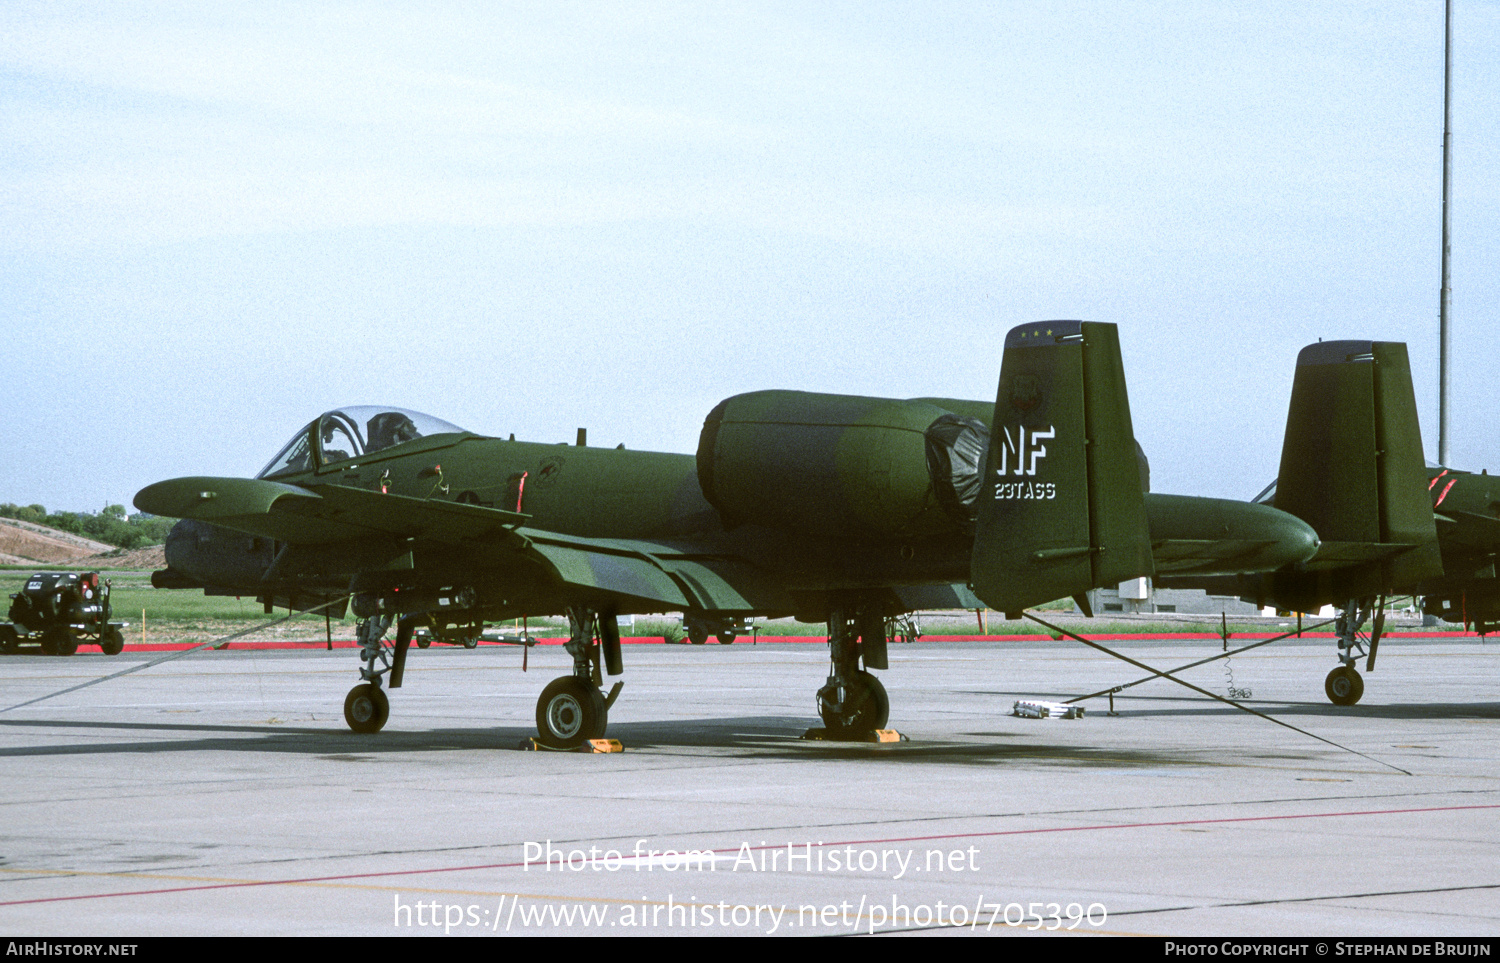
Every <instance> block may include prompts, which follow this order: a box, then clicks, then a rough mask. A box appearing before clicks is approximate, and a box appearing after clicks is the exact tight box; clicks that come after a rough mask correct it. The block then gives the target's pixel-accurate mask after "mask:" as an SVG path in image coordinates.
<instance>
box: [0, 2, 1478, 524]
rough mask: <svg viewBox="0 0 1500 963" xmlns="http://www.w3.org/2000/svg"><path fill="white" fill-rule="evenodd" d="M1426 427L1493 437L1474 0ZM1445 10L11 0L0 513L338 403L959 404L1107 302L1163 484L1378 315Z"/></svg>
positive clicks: (493, 411) (637, 411)
mask: <svg viewBox="0 0 1500 963" xmlns="http://www.w3.org/2000/svg"><path fill="white" fill-rule="evenodd" d="M1456 8H1457V14H1456V18H1457V19H1456V44H1455V70H1456V73H1455V100H1454V128H1455V136H1456V142H1455V154H1454V165H1455V188H1454V203H1455V212H1454V222H1453V223H1454V234H1453V238H1454V256H1453V284H1454V296H1453V305H1454V331H1455V338H1456V344H1457V348H1458V361H1457V365H1456V368H1455V395H1456V398H1455V411H1454V416H1453V430H1454V440H1453V451H1454V459H1453V460H1454V463H1455V465H1457V466H1458V467H1469V468H1474V469H1476V470H1477V469H1478V468H1480V467H1489V468H1492V469H1500V437H1497V434H1496V430H1495V425H1496V424H1497V423H1500V392H1497V391H1496V390H1495V389H1494V387H1493V385H1492V383H1491V368H1492V364H1491V358H1492V357H1493V355H1494V352H1495V336H1496V334H1497V333H1500V327H1497V325H1496V323H1495V319H1496V307H1497V304H1500V277H1497V267H1500V5H1497V4H1496V3H1494V2H1479V0H1458V2H1457V3H1456ZM1442 27H1443V24H1442V3H1441V2H1440V0H1425V2H1421V3H1412V2H1390V3H1353V2H1350V3H1338V4H1332V3H1329V4H1308V3H1305V2H1298V3H1262V2H1245V3H1235V4H1230V3H1203V2H1192V3H1131V4H1119V3H1111V2H1099V3H1040V2H1026V3H1013V4H1012V3H984V4H973V5H969V4H940V3H939V4H935V3H911V4H877V3H851V4H832V3H824V4H805V3H787V4H776V3H748V4H703V3H685V4H665V3H661V4H656V3H647V4H627V3H609V4H605V3H590V4H561V3H555V2H547V3H536V4H492V3H476V4H472V5H470V4H448V5H439V4H422V5H409V4H394V3H393V4H389V5H381V4H373V3H371V4H303V3H298V4H291V5H277V4H269V3H254V4H241V5H229V4H203V5H192V4H184V5H167V4H151V5H144V6H143V5H136V4H126V3H121V4H69V3H38V4H32V3H24V2H7V3H5V4H3V5H0V334H3V335H4V340H5V344H6V351H5V355H4V356H5V358H6V364H5V377H4V379H0V405H3V410H4V411H5V412H6V414H7V418H6V421H7V424H6V426H5V430H4V431H3V432H0V501H13V502H19V503H21V504H26V503H30V502H41V503H42V504H45V505H46V506H47V507H48V508H65V509H73V510H96V509H98V508H99V507H101V506H103V505H104V504H106V503H107V502H125V503H128V502H129V500H130V498H131V496H132V495H133V494H134V492H135V491H136V490H137V489H139V488H140V487H142V486H144V485H146V484H148V483H150V482H152V481H156V480H159V479H162V478H167V477H172V476H176V475H186V474H225V475H249V474H253V473H254V472H255V471H257V470H258V469H259V468H260V467H261V466H262V465H263V464H264V463H265V462H266V460H267V459H269V458H270V457H271V455H273V454H274V453H275V450H276V449H277V448H278V447H279V446H280V445H281V444H282V442H284V441H285V440H286V438H287V437H289V436H290V435H291V433H292V432H293V431H294V430H295V429H297V428H298V427H299V426H301V425H302V424H304V423H305V422H306V421H308V420H309V419H310V418H311V417H312V416H314V415H315V414H317V413H318V412H320V411H323V410H325V409H328V408H333V407H337V406H339V405H345V404H370V403H382V404H392V405H398V406H401V407H406V408H414V409H417V410H420V411H427V412H430V413H432V414H434V415H436V416H438V417H441V418H445V419H447V420H449V421H453V422H456V423H458V424H460V425H463V426H465V427H467V428H469V429H471V430H474V431H480V432H486V433H492V434H501V435H504V434H508V433H510V432H515V434H516V436H517V437H518V438H522V439H527V440H536V441H565V440H571V439H572V438H573V435H574V430H575V428H576V427H578V426H580V425H582V426H587V427H588V429H589V438H590V441H591V442H592V443H594V444H599V445H609V446H613V445H615V444H617V443H619V442H624V443H625V444H626V445H627V446H628V447H631V448H648V449H656V450H666V451H682V452H690V451H692V450H693V448H694V446H695V444H696V441H697V434H698V430H699V428H700V426H701V424H702V419H703V417H704V415H705V414H707V412H708V410H709V409H710V408H711V407H712V406H713V405H714V404H715V403H716V402H717V401H718V400H719V399H721V398H723V397H725V396H728V395H731V394H736V393H739V392H742V391H748V390H754V389H758V388H765V387H795V388H802V389H807V390H818V391H830V392H838V393H846V394H880V395H889V396H894V397H911V396H919V395H949V396H957V397H971V398H989V397H993V394H994V390H995V380H996V377H997V375H998V372H999V362H1000V342H1001V338H1002V336H1003V334H1004V332H1005V331H1006V330H1008V329H1009V328H1010V327H1012V326H1013V325H1015V324H1018V323H1021V322H1025V321H1031V320H1038V319H1044V318H1059V317H1063V318H1085V319H1089V320H1096V321H1110V322H1114V323H1117V324H1119V325H1120V328H1121V336H1122V340H1123V343H1124V348H1125V360H1126V368H1127V375H1128V377H1129V379H1130V391H1131V398H1132V408H1133V412H1134V418H1135V425H1136V432H1137V435H1138V436H1139V438H1140V439H1141V441H1142V443H1143V444H1144V445H1145V446H1146V448H1147V450H1148V452H1149V454H1150V455H1151V458H1152V466H1153V482H1154V487H1155V488H1157V489H1158V490H1162V491H1175V492H1181V493H1192V494H1206V495H1221V496H1231V497H1249V496H1251V495H1253V494H1254V493H1255V492H1256V491H1258V490H1259V489H1260V487H1261V486H1262V485H1263V484H1264V482H1265V481H1267V480H1269V479H1270V477H1271V476H1272V475H1274V473H1275V469H1276V463H1277V459H1278V453H1279V449H1280V443H1281V433H1282V428H1283V420H1284V417H1285V405H1286V397H1287V393H1288V391H1289V389H1290V384H1291V371H1292V364H1293V360H1294V358H1295V356H1296V352H1297V350H1298V349H1299V348H1300V347H1301V346H1302V345H1304V344H1306V343H1308V342H1310V341H1313V340H1316V339H1317V338H1319V337H1323V338H1327V339H1334V338H1376V339H1385V340H1403V341H1407V342H1409V344H1410V348H1411V355H1412V359H1413V367H1414V374H1415V378H1416V388H1417V393H1418V399H1419V402H1420V403H1421V404H1422V407H1423V431H1424V439H1425V440H1426V442H1427V447H1428V451H1429V454H1430V455H1434V454H1435V452H1436V400H1435V399H1436V387H1435V384H1436V367H1437V360H1436V359H1437V351H1436V340H1437V304H1438V282H1439V269H1438V256H1439V251H1438V240H1439V195H1440V173H1441V142H1442Z"/></svg>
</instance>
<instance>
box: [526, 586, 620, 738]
mask: <svg viewBox="0 0 1500 963" xmlns="http://www.w3.org/2000/svg"><path fill="white" fill-rule="evenodd" d="M568 628H569V629H570V637H569V639H568V642H567V645H566V646H565V648H566V649H567V650H568V654H569V655H571V656H572V657H573V674H572V675H565V676H560V677H559V678H556V679H553V680H552V682H551V683H549V684H548V686H547V688H545V689H543V690H542V695H541V698H539V699H537V702H536V729H537V735H538V737H539V739H540V741H541V743H542V745H544V746H547V747H548V748H551V749H576V748H578V747H579V746H581V745H583V744H584V743H585V742H587V741H588V740H590V739H602V738H603V737H604V730H605V729H606V728H607V727H608V726H609V707H610V706H612V705H614V702H615V699H616V698H617V697H618V696H619V694H620V687H621V686H622V685H623V684H624V683H622V682H616V683H615V684H614V686H613V687H612V688H611V689H610V691H609V695H608V696H606V695H605V694H604V693H603V692H601V691H600V689H599V686H600V685H601V684H602V683H603V674H602V673H601V672H600V663H601V662H602V663H603V668H604V669H605V671H607V672H608V673H609V674H610V675H619V674H620V673H621V672H622V671H624V669H623V666H622V665H621V659H620V624H619V620H618V619H617V618H616V617H615V615H614V613H613V612H596V611H594V610H592V609H586V608H582V607H574V608H570V609H568Z"/></svg>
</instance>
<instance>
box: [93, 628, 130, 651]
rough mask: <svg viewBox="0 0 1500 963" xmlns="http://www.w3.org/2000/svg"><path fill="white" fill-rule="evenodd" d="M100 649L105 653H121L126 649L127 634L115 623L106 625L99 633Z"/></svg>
mask: <svg viewBox="0 0 1500 963" xmlns="http://www.w3.org/2000/svg"><path fill="white" fill-rule="evenodd" d="M99 651H101V652H103V653H104V654H105V655H119V654H120V653H121V652H123V651H125V636H124V634H123V633H122V632H121V631H120V630H119V629H117V628H115V627H114V626H113V625H106V626H105V627H104V631H103V632H101V633H99Z"/></svg>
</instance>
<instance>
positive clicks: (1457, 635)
mask: <svg viewBox="0 0 1500 963" xmlns="http://www.w3.org/2000/svg"><path fill="white" fill-rule="evenodd" d="M1280 634H1282V633H1280V632H1231V633H1230V635H1229V637H1230V638H1231V639H1240V640H1242V641H1246V642H1254V641H1256V640H1257V639H1269V638H1273V637H1275V636H1277V635H1280ZM1047 637H1048V636H1047V635H1045V634H1042V633H1034V634H1031V635H924V636H922V638H921V640H920V641H923V642H1037V641H1040V640H1042V639H1045V638H1047ZM1301 637H1302V638H1304V639H1332V638H1336V636H1335V635H1334V634H1333V633H1332V632H1304V633H1302V636H1301ZM1089 638H1091V639H1096V640H1099V641H1101V642H1129V641H1141V642H1153V641H1157V642H1159V641H1173V640H1183V641H1194V640H1199V639H1217V638H1219V634H1218V633H1217V632H1114V633H1111V632H1106V633H1101V634H1098V635H1094V634H1090V635H1089ZM1294 638H1295V636H1294ZM1381 638H1383V639H1477V638H1480V635H1479V633H1477V632H1386V633H1384V634H1383V635H1382V636H1381ZM567 641H568V640H567V639H566V638H563V637H558V638H545V639H537V640H536V644H537V645H564V644H566V643H567ZM665 641H666V640H665V639H663V638H662V637H661V636H659V635H654V636H653V635H642V636H631V637H628V638H626V637H622V638H621V639H620V642H621V643H622V644H624V645H662V644H664V643H665ZM756 641H757V640H756V639H755V638H753V637H752V636H748V635H742V636H739V637H738V638H737V639H736V640H735V644H737V645H745V644H755V643H756ZM758 641H759V642H761V643H767V644H770V643H792V644H807V643H817V644H819V645H821V644H823V643H825V642H827V641H828V639H827V637H826V636H822V635H762V636H760V637H759V640H758ZM84 644H85V645H87V644H88V643H84ZM202 644H203V643H202V642H161V643H155V642H153V643H148V644H146V645H139V644H136V645H132V644H129V643H127V644H126V646H125V651H126V652H180V651H182V650H184V649H191V648H193V647H194V646H196V645H202ZM479 644H480V645H482V646H493V647H497V648H498V647H511V648H514V647H515V646H514V645H513V644H511V643H505V642H484V641H482V642H480V643H479ZM677 644H680V645H688V644H689V643H687V642H681V643H677ZM709 644H711V645H717V644H718V643H717V642H712V643H709ZM327 645H328V643H327V642H326V641H319V642H230V643H229V644H228V645H226V646H224V649H221V650H212V649H209V650H205V651H224V650H231V651H244V650H246V649H266V650H270V649H325V648H327ZM333 647H334V648H335V649H357V648H359V643H358V642H355V641H353V640H352V639H334V640H333ZM450 648H456V647H455V646H450Z"/></svg>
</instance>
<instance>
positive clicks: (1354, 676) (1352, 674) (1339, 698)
mask: <svg viewBox="0 0 1500 963" xmlns="http://www.w3.org/2000/svg"><path fill="white" fill-rule="evenodd" d="M1323 692H1324V693H1325V694H1326V695H1327V696H1328V701H1329V702H1332V703H1333V704H1334V705H1336V706H1352V705H1354V704H1355V703H1356V702H1358V701H1359V700H1360V697H1361V696H1363V695H1364V694H1365V680H1364V679H1363V678H1361V677H1360V674H1359V672H1358V671H1356V670H1355V669H1354V668H1352V667H1351V666H1346V665H1341V666H1337V667H1335V668H1334V670H1333V671H1332V672H1330V673H1328V678H1326V679H1324V680H1323Z"/></svg>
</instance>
